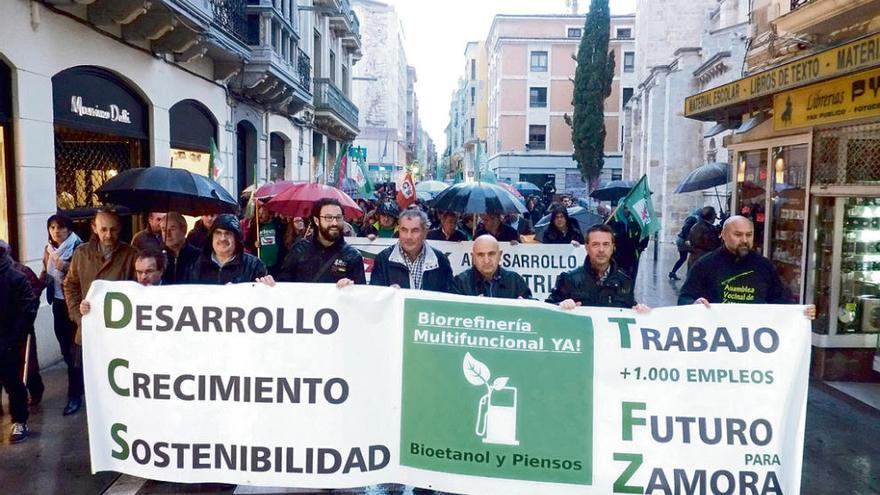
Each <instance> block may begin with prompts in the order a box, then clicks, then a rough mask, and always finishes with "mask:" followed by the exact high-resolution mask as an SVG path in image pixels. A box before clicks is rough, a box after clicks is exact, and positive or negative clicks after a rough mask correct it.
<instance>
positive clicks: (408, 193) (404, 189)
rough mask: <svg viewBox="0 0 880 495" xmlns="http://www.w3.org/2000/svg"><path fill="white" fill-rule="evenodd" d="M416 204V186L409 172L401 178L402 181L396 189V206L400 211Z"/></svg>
mask: <svg viewBox="0 0 880 495" xmlns="http://www.w3.org/2000/svg"><path fill="white" fill-rule="evenodd" d="M415 202H416V185H415V183H414V182H413V179H412V175H411V174H410V173H409V171H407V172H406V175H404V176H403V180H402V181H401V182H400V185H399V186H398V187H397V205H398V206H400V208H401V209H404V208H408V207H409V206H410V205H412V204H413V203H415Z"/></svg>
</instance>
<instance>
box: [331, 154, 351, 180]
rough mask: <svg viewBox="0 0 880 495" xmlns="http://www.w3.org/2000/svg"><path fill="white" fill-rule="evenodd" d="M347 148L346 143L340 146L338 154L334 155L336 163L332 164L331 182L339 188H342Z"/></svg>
mask: <svg viewBox="0 0 880 495" xmlns="http://www.w3.org/2000/svg"><path fill="white" fill-rule="evenodd" d="M348 149H349V146H348V145H342V148H341V149H340V151H339V156H337V157H336V165H334V166H333V184H334V185H335V186H336V188H337V189H339V190H342V181H343V180H345V174H346V168H347V162H348Z"/></svg>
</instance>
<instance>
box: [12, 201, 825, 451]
mask: <svg viewBox="0 0 880 495" xmlns="http://www.w3.org/2000/svg"><path fill="white" fill-rule="evenodd" d="M567 206H569V205H564V204H561V203H560V204H554V205H551V206H550V207H549V208H547V212H549V213H550V214H551V215H552V221H551V224H550V226H549V228H548V230H547V232H545V234H544V238H545V240H546V241H548V242H552V243H571V244H573V245H576V246H580V245H581V244H583V246H584V248H585V250H586V259H585V262H584V264H583V266H580V267H578V268H576V269H574V270H572V271H569V272H566V273H563V274H561V275H560V276H559V277H558V279H557V282H556V285H555V287H554V288H553V290H552V292H551V294H550V296H549V297H548V298H547V300H546V302H548V303H551V304H555V305H558V306H559V307H560V308H562V309H565V310H571V309H574V308H575V307H577V306H602V307H619V308H633V309H635V310H636V311H638V312H640V313H646V312H648V311H650V308H648V307H647V306H646V305H643V304H639V303H638V302H637V301H636V299H635V291H634V289H635V283H634V280H635V276H636V274H637V273H636V272H637V267H638V257H639V254H640V253H641V251H642V250H643V249H644V241H642V240H641V239H640V238H639V236H638V234H639V233H638V232H628V231H627V229H629V228H630V227H628V226H626V225H624V226H623V227H622V230H621V228H620V227H619V226H618V227H617V228H615V226H614V225H613V222H610V223H612V225H606V224H605V223H599V224H596V225H592V226H589V227H588V228H586V229H585V230H583V231H582V230H581V226H579V225H577V224H576V222H574V221H573V219H572V218H570V217H569V216H568V213H567ZM529 207H530V211H532V210H533V209H534V208H535V204H534V203H531V198H530V205H529ZM709 210H711V211H709ZM530 214H531V213H527V214H525V215H523V216H521V217H519V218H502V216H500V215H482V216H481V217H480V218H477V217H476V216H474V215H471V216H465V217H460V216H459V215H457V214H455V213H452V212H434V211H430V210H429V209H427V208H424V207H420V206H419V205H415V206H411V207H409V208H406V209H403V210H402V211H400V210H398V209H397V208H396V205H394V204H393V203H391V202H386V203H382V204H379V205H378V206H377V207H376V208H374V209H372V210H371V211H370V213H369V214H368V215H367V216H366V218H365V219H364V220H361V221H360V222H357V225H352V224H350V223H348V222H346V219H345V218H344V216H343V208H342V206H341V205H340V203H339V202H338V201H336V200H335V199H332V198H326V199H321V200H319V201H317V202H316V203H314V205H313V208H312V212H311V215H310V216H309V217H308V218H293V219H283V218H280V217H274V216H273V215H272V214H271V213H269V211H268V210H267V209H259V208H258V209H257V213H256V215H255V216H253V217H251V218H244V219H239V218H238V217H236V216H235V215H231V214H222V215H203V216H202V217H201V218H200V219H199V220H198V221H197V222H196V223H195V226H194V227H193V228H192V229H191V230H189V231H187V222H186V219H185V218H184V217H183V216H182V215H180V214H178V213H174V212H170V213H150V214H149V215H148V217H147V227H146V228H145V229H144V230H143V231H140V232H138V233H136V234H135V235H134V236H133V238H132V240H131V243H126V242H123V241H122V239H120V233H121V230H122V228H121V225H122V224H121V220H120V217H119V216H118V215H117V213H115V212H114V211H112V210H110V209H107V210H99V211H98V212H97V214H96V215H95V216H94V218H92V219H91V234H92V235H91V238H90V239H88V240H87V241H84V240H83V239H80V238H79V237H78V236H77V234H76V233H75V232H74V225H73V222H72V221H71V220H70V219H69V218H68V217H66V216H64V215H62V214H57V215H53V216H52V217H50V218H49V219H48V221H47V234H48V242H47V244H46V247H45V253H44V256H43V263H42V265H43V270H42V272H41V273H40V274H39V275H36V274H35V273H33V272H32V271H31V270H30V269H29V268H28V267H27V266H25V265H22V264H20V263H17V262H15V261H14V260H13V259H12V256H11V253H12V252H13V250H12V249H11V248H10V246H9V245H8V244H7V243H6V242H4V241H0V321H3V325H2V328H0V382H2V385H3V387H4V388H5V389H6V391H7V392H8V396H9V410H10V413H11V415H12V421H13V423H12V428H11V432H10V436H9V440H10V442H11V443H18V442H21V441H24V440H25V439H27V437H28V435H29V430H28V426H27V420H28V414H29V410H28V407H29V405H30V406H34V405H36V404H38V403H39V402H40V400H41V398H42V395H43V384H42V380H41V378H40V375H39V364H38V360H37V355H36V348H37V346H36V342H35V338H36V337H35V335H36V334H35V332H34V324H35V323H34V322H35V318H36V314H37V309H38V307H39V297H41V295H42V294H43V293H45V297H46V300H47V302H48V303H49V304H50V305H51V307H52V314H53V319H54V331H55V336H56V338H57V341H58V345H59V347H60V350H61V354H62V356H63V358H64V363H65V364H66V368H67V397H68V401H67V405H66V406H65V408H64V410H63V414H64V415H65V416H68V415H71V414H75V413H77V412H78V411H79V410H80V409H81V408H82V406H83V372H82V347H81V343H82V340H81V337H82V328H81V324H82V317H83V315H84V314H87V313H88V312H89V311H90V309H91V308H90V306H89V303H88V302H87V301H85V296H86V294H87V293H88V291H89V287H90V286H91V284H92V283H93V282H94V281H95V280H134V281H137V282H138V283H140V284H142V285H174V284H220V285H223V284H229V283H253V282H257V283H263V284H266V285H269V286H274V285H275V284H276V282H300V283H332V284H336V286H337V287H338V288H339V289H340V290H345V287H347V286H350V285H353V284H366V283H367V279H366V274H365V272H364V262H363V258H362V256H361V254H360V251H358V250H357V249H356V248H354V247H353V246H351V245H349V244H347V243H346V242H345V237H346V234H348V235H353V234H355V233H357V234H360V235H361V236H363V237H368V238H370V239H375V238H377V237H386V238H395V239H397V242H395V243H394V244H393V245H391V246H389V247H387V248H386V249H384V250H383V251H381V252H380V253H379V254H378V255H377V256H376V259H375V262H374V264H373V268H372V272H371V276H370V280H369V284H370V285H375V286H388V287H395V288H404V289H412V290H425V291H437V292H445V293H451V294H461V295H466V296H481V297H495V298H513V299H516V298H523V299H531V298H532V293H531V291H530V289H529V287H528V285H527V284H526V282H525V280H524V279H523V277H522V276H520V275H519V274H517V273H516V272H513V271H510V270H507V269H505V268H503V267H501V266H500V261H501V257H502V247H501V246H502V245H501V244H500V242H509V243H510V244H511V245H515V244H516V243H517V242H519V241H521V236H522V235H523V233H524V232H526V231H527V230H528V228H529V227H528V226H529V225H530V224H532V223H533V220H532V219H531V218H530ZM537 214H538V213H535V215H537ZM540 214H543V212H540ZM431 217H433V222H432V218H431ZM255 219H256V220H255ZM257 220H258V221H257ZM715 220H716V219H715V217H714V210H712V209H711V208H710V209H708V210H707V209H704V210H702V211H701V212H700V214H699V218H698V219H697V220H696V221H694V222H692V224H691V225H690V226H686V227H687V228H688V229H689V231H690V233H689V239H688V242H687V243H682V246H680V248H679V249H680V250H681V251H687V252H688V253H692V254H693V253H699V255H698V256H693V255H692V256H691V257H692V258H693V259H692V261H691V263H690V266H689V270H688V275H687V280H686V281H685V283H684V285H683V287H682V290H681V294H680V298H679V304H689V303H698V304H704V305H706V306H709V305H710V304H713V303H723V302H729V301H727V300H725V287H726V285H725V284H727V283H728V280H730V279H731V278H735V279H737V281H738V283H739V284H740V285H743V284H745V285H747V286H748V288H749V290H750V291H751V292H750V293H752V294H753V295H754V297H752V298H751V300H749V301H741V302H750V303H757V304H763V303H787V302H789V299H787V298H786V297H785V295H784V289H783V285H782V283H781V282H780V279H779V276H778V275H777V273H776V271H775V270H774V268H773V266H772V264H771V263H770V262H769V261H768V260H767V259H765V258H764V257H762V256H761V255H760V254H758V253H756V252H755V251H754V250H753V249H752V247H753V237H754V227H753V225H752V223H751V221H750V220H748V219H747V218H744V217H740V216H734V217H730V218H728V219H726V220H725V221H724V222H723V225H721V226H720V227H718V226H715V225H714V223H715ZM474 222H477V223H478V224H477V225H475V224H474ZM634 223H635V222H630V224H634ZM432 225H436V227H434V228H433V229H432V228H431V227H432ZM701 231H702V232H701ZM469 232H470V234H469ZM548 233H549V235H548ZM695 234H699V235H695ZM634 237H635V238H636V239H639V240H638V242H633V240H634ZM470 239H473V241H474V242H473V247H472V256H473V263H472V267H471V268H470V269H468V270H466V271H464V272H462V273H460V274H458V275H457V276H453V272H452V268H451V266H450V263H449V260H448V259H447V258H446V256H445V255H444V254H443V252H441V251H439V250H437V249H435V248H433V247H432V246H431V245H430V244H429V243H427V242H426V241H427V240H446V241H464V240H470ZM707 240H708V241H707ZM622 245H623V246H622ZM698 249H699V250H700V251H698ZM686 258H687V255H685V256H684V259H686ZM683 262H684V261H683V260H680V262H679V263H677V264H676V267H675V268H674V269H673V271H672V273H671V274H670V277H672V276H673V275H675V272H676V271H677V269H678V268H679V267H680V265H681V264H683ZM742 274H745V275H744V276H743V275H742ZM806 315H807V317H810V318H814V317H815V307H813V306H809V307H807V310H806ZM25 363H27V370H25V369H24V367H25Z"/></svg>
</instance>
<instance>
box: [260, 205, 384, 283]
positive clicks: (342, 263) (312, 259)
mask: <svg viewBox="0 0 880 495" xmlns="http://www.w3.org/2000/svg"><path fill="white" fill-rule="evenodd" d="M343 221H344V219H343V217H342V205H341V204H340V203H339V201H338V200H337V199H335V198H324V199H321V200H320V201H318V202H317V203H315V205H314V206H313V207H312V225H313V228H314V232H315V233H314V235H313V236H312V238H311V239H301V240H299V241H298V242H297V243H296V244H294V245H293V247H292V248H291V249H290V253H288V255H287V257H286V258H285V259H284V264H283V265H282V266H281V272H280V273H279V274H278V281H279V282H316V283H333V284H336V285H337V286H338V287H340V288H342V287H345V286H347V285H351V284H366V283H367V280H366V277H365V276H364V259H363V257H362V256H361V253H360V252H359V251H358V250H357V249H355V248H354V247H352V246H350V245H348V244H346V243H345V240H344V237H343V236H342V222H343ZM261 281H262V282H264V283H266V284H267V285H273V284H274V280H272V278H271V276H269V277H266V278H265V279H261Z"/></svg>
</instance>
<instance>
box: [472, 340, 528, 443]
mask: <svg viewBox="0 0 880 495" xmlns="http://www.w3.org/2000/svg"><path fill="white" fill-rule="evenodd" d="M462 370H463V371H464V377H465V378H466V379H467V381H468V382H470V384H471V385H476V386H478V387H479V386H485V387H486V393H485V394H484V395H483V396H482V397H480V401H479V403H478V405H477V426H476V428H475V430H474V432H475V433H476V435H477V436H478V437H481V438H482V439H483V443H494V444H500V445H519V440H517V439H516V408H517V390H516V388H515V387H508V386H507V381H508V380H509V378H508V377H506V376H499V377H497V378H495V380H493V381H491V382H490V380H491V379H492V374H491V372H490V371H489V367H488V366H486V365H485V364H483V363H481V362H480V361H477V360H476V359H475V358H474V357H473V356H471V353H469V352H468V353H466V354H465V355H464V361H463V362H462Z"/></svg>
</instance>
